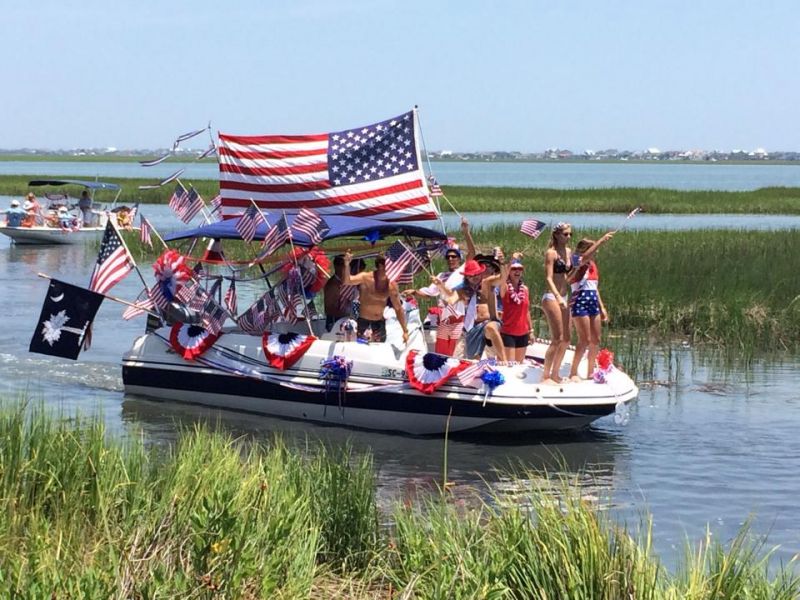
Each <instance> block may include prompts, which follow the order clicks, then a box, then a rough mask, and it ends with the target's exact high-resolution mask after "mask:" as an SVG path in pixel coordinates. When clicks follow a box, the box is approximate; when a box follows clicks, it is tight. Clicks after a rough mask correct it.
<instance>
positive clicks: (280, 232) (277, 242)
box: [262, 216, 292, 255]
mask: <svg viewBox="0 0 800 600" xmlns="http://www.w3.org/2000/svg"><path fill="white" fill-rule="evenodd" d="M291 237H292V233H291V231H289V227H288V225H287V224H286V216H282V217H281V218H280V219H279V220H278V222H277V223H275V225H273V226H272V228H271V229H270V230H269V231H268V232H267V235H266V236H265V237H264V243H263V244H262V246H264V249H265V251H266V252H265V254H267V255H269V254H272V253H273V252H275V251H276V250H277V249H278V248H280V247H281V246H283V245H284V244H285V243H286V242H288V241H289V238H291Z"/></svg>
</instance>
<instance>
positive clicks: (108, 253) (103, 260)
mask: <svg viewBox="0 0 800 600" xmlns="http://www.w3.org/2000/svg"><path fill="white" fill-rule="evenodd" d="M135 266H136V263H135V262H134V261H133V258H131V255H130V254H128V249H127V248H126V247H125V244H123V243H122V238H121V237H120V236H119V233H117V230H116V229H115V228H114V225H113V224H112V221H111V220H109V221H108V223H107V224H106V231H105V233H104V234H103V241H102V242H101V243H100V253H99V254H98V255H97V263H96V264H95V266H94V271H93V272H92V278H91V280H90V281H89V289H90V290H91V291H93V292H97V293H98V294H105V293H106V292H108V290H110V289H111V288H112V287H114V285H116V284H117V283H118V282H119V281H121V280H122V279H123V278H124V277H125V276H126V275H127V274H128V273H130V271H131V270H133V268H134V267H135Z"/></svg>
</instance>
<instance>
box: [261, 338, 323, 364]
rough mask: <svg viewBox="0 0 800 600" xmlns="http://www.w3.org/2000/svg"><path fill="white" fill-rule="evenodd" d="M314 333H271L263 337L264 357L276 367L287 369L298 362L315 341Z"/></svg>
mask: <svg viewBox="0 0 800 600" xmlns="http://www.w3.org/2000/svg"><path fill="white" fill-rule="evenodd" d="M316 339H317V338H315V337H314V336H313V335H303V334H300V333H291V332H290V333H269V332H265V333H264V335H263V336H262V337H261V345H262V347H263V348H264V357H265V358H266V359H267V363H269V365H270V366H271V367H273V368H275V369H280V370H281V371H285V370H286V369H288V368H289V367H291V366H292V365H293V364H294V363H296V362H297V361H298V360H300V358H302V356H303V355H304V354H305V353H306V351H307V350H308V349H309V348H310V347H311V344H313V343H314V341H315V340H316Z"/></svg>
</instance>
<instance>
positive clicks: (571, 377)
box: [569, 375, 583, 383]
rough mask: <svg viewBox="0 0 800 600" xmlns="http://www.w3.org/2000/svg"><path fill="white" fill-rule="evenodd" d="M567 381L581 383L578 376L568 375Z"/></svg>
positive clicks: (580, 378)
mask: <svg viewBox="0 0 800 600" xmlns="http://www.w3.org/2000/svg"><path fill="white" fill-rule="evenodd" d="M569 380H570V381H571V382H573V383H580V382H581V381H583V378H582V377H580V376H578V375H570V376H569Z"/></svg>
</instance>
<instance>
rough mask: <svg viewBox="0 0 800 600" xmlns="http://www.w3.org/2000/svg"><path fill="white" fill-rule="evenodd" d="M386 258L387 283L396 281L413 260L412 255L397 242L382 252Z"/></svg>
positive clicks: (404, 246) (401, 243)
mask: <svg viewBox="0 0 800 600" xmlns="http://www.w3.org/2000/svg"><path fill="white" fill-rule="evenodd" d="M384 256H385V257H386V278H387V279H388V280H389V281H397V280H398V279H399V278H400V277H401V276H402V275H403V271H405V270H406V267H408V266H409V265H410V264H411V261H412V260H414V255H413V253H412V252H411V250H409V249H408V248H407V247H406V245H405V244H403V242H401V241H400V240H397V241H396V242H395V243H394V244H392V245H391V246H389V248H387V249H386V252H384Z"/></svg>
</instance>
